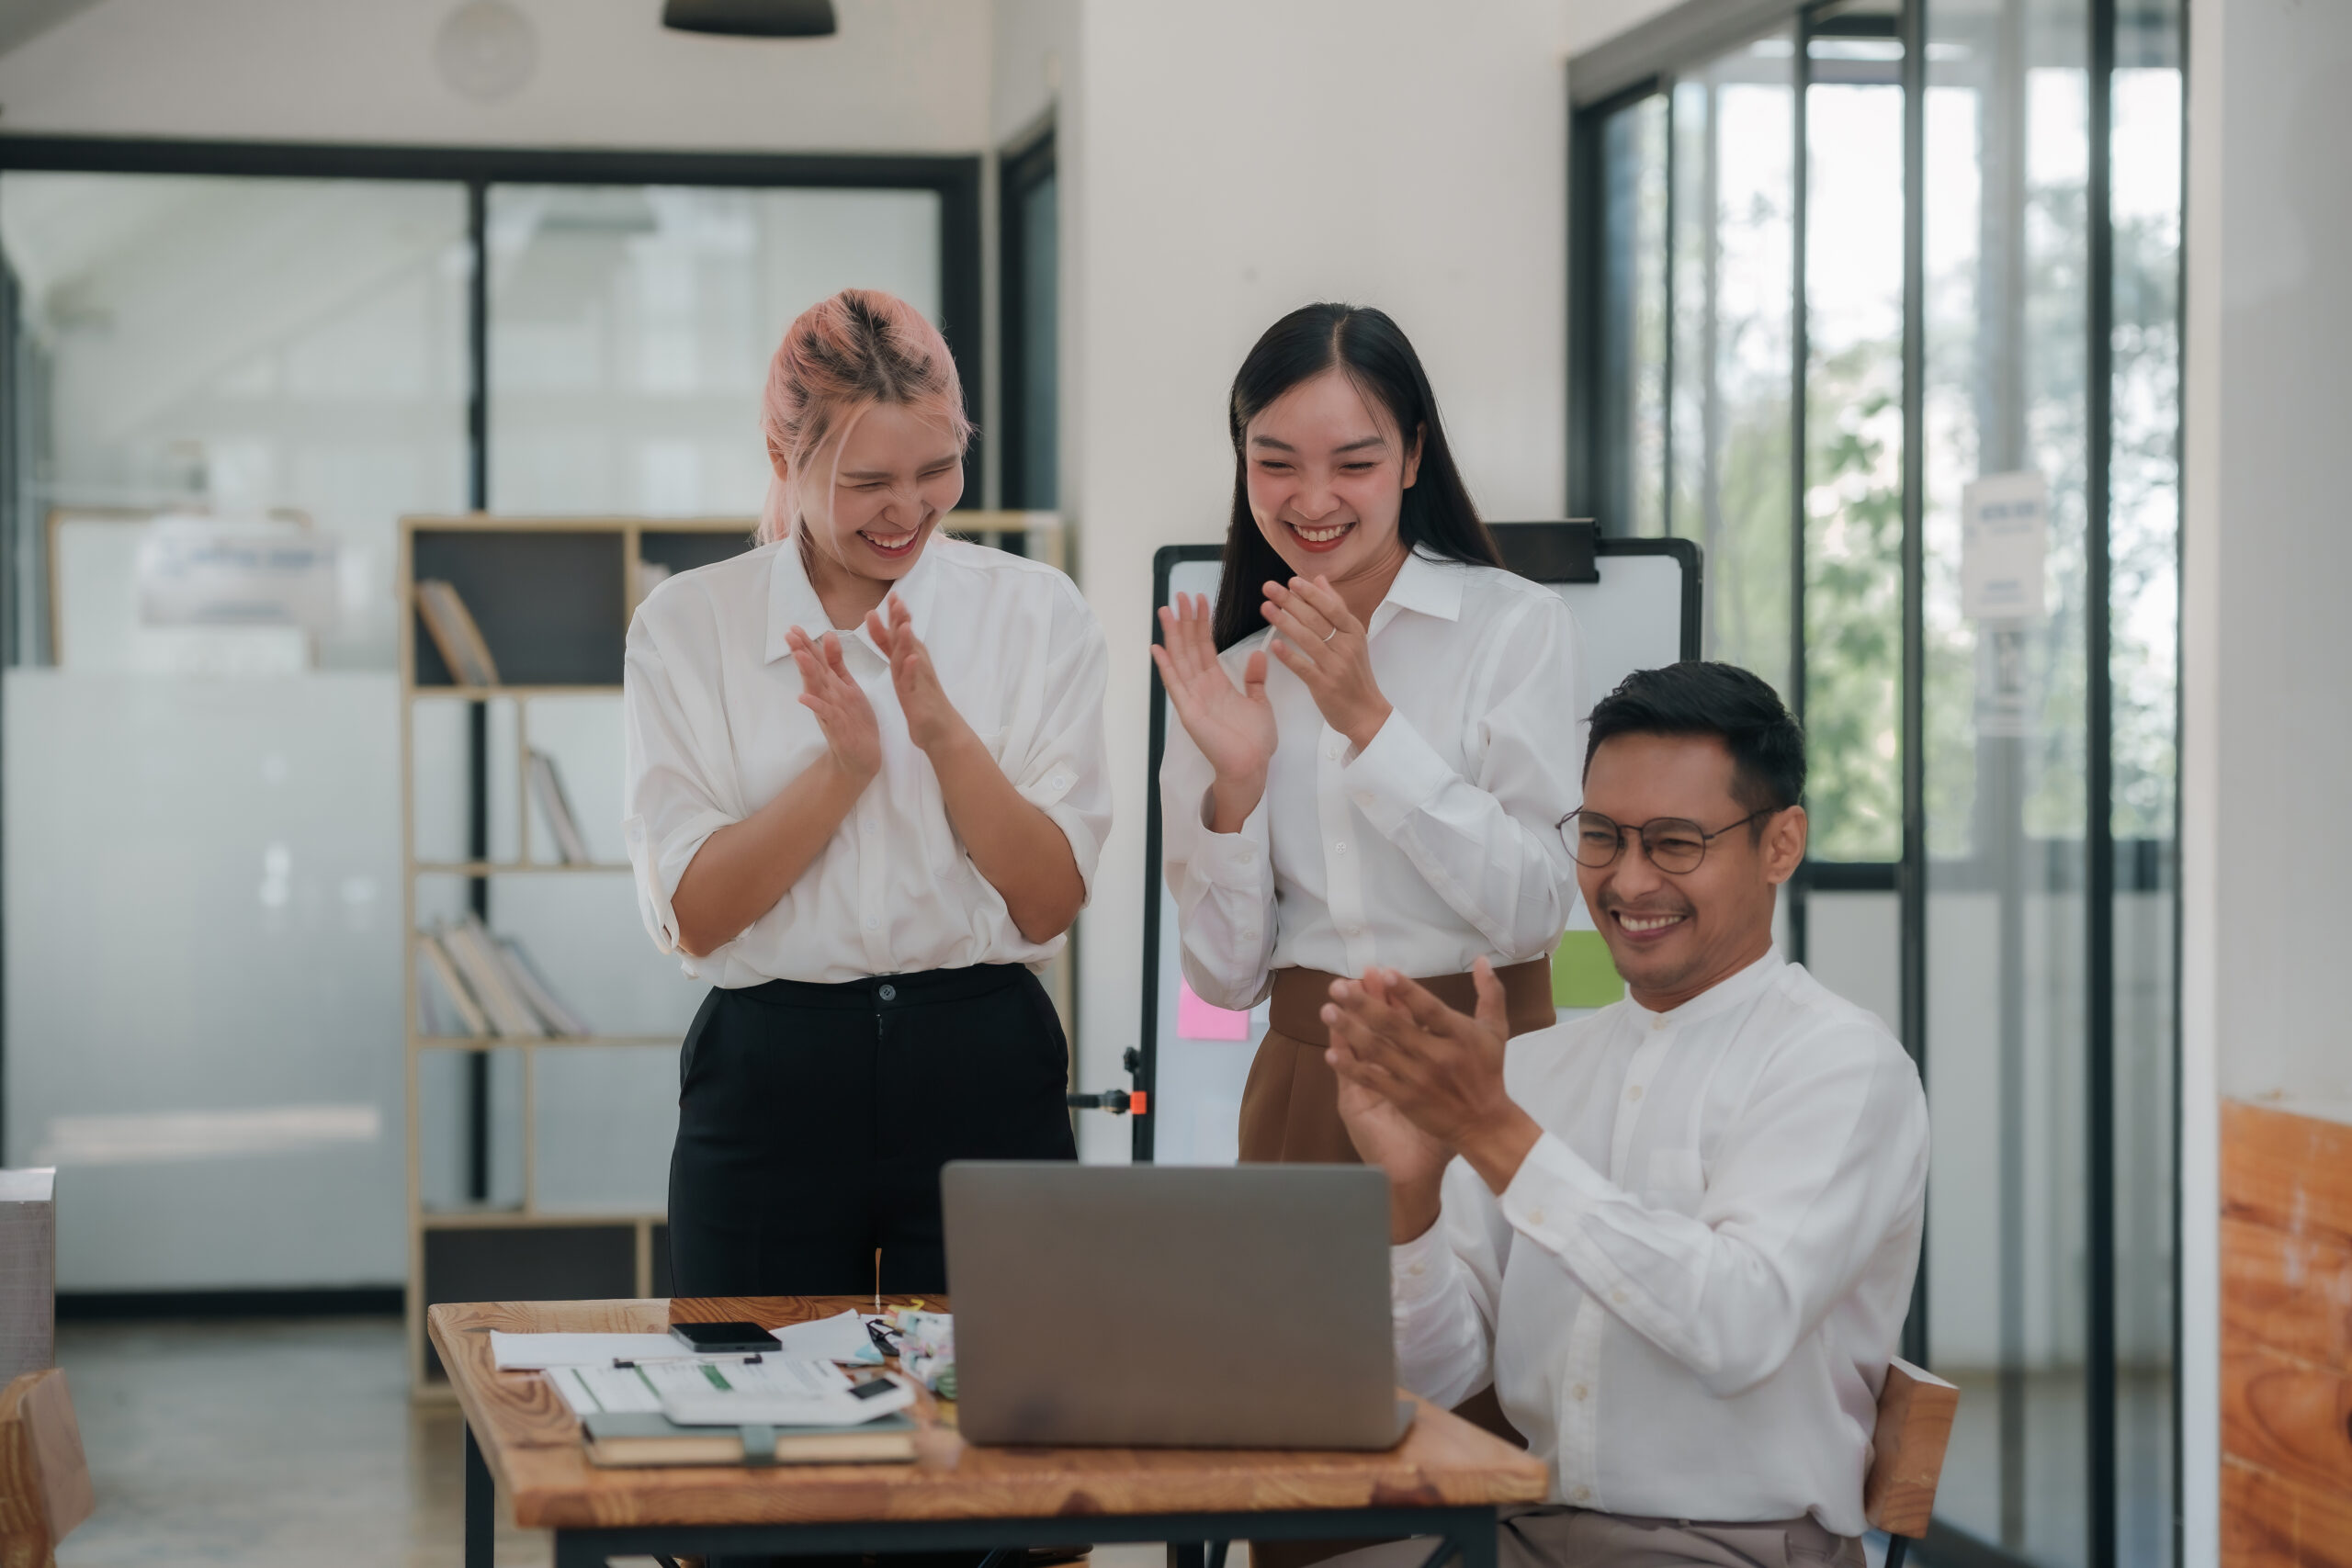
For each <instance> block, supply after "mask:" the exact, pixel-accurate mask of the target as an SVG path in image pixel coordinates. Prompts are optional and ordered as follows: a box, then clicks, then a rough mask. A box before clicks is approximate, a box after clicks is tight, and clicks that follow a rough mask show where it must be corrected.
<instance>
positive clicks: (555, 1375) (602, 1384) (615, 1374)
mask: <svg viewBox="0 0 2352 1568" xmlns="http://www.w3.org/2000/svg"><path fill="white" fill-rule="evenodd" d="M548 1382H552V1383H553V1384H555V1391H556V1392H557V1393H560V1394H561V1395H563V1402H564V1403H565V1404H569V1405H570V1406H571V1413H572V1414H573V1415H574V1416H582V1417H583V1418H584V1417H586V1416H594V1415H600V1414H618V1413H622V1412H635V1413H639V1414H646V1413H650V1412H653V1411H658V1410H660V1409H661V1408H662V1396H661V1395H660V1394H659V1393H655V1392H654V1389H653V1384H652V1383H651V1382H650V1381H648V1380H647V1378H646V1376H645V1374H644V1373H643V1372H641V1371H639V1370H638V1369H637V1368H635V1367H554V1368H550V1369H549V1370H548Z"/></svg>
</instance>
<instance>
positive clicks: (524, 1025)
mask: <svg viewBox="0 0 2352 1568" xmlns="http://www.w3.org/2000/svg"><path fill="white" fill-rule="evenodd" d="M416 951H417V954H418V960H419V962H418V964H417V976H416V1014H417V1021H418V1023H419V1024H420V1025H421V1026H422V1029H423V1031H424V1033H426V1034H428V1035H435V1036H441V1037H458V1036H470V1037H472V1038H474V1039H484V1038H488V1037H491V1036H496V1037H498V1038H500V1039H531V1040H545V1039H548V1038H550V1037H566V1038H578V1037H581V1036H583V1035H586V1034H588V1033H589V1032H590V1030H589V1028H588V1025H587V1024H586V1023H584V1022H582V1020H581V1018H580V1015H579V1014H578V1013H576V1012H574V1011H572V1010H571V1009H570V1008H569V1007H566V1006H565V1005H564V1003H563V1001H562V999H561V998H559V997H558V996H557V995H556V994H555V992H554V991H553V990H552V989H550V988H549V987H548V983H547V981H546V980H545V978H543V977H542V976H540V974H539V972H538V971H537V969H536V968H534V967H533V966H532V964H531V961H530V959H529V958H527V957H526V956H525V954H524V952H523V949H522V946H521V944H519V943H517V942H515V941H514V939H512V938H511V937H498V936H493V935H492V934H491V931H490V930H489V928H488V927H486V926H484V925H483V924H482V923H481V919H480V918H479V917H478V916H475V915H472V914H468V915H467V916H466V917H465V918H464V919H461V920H458V921H455V922H450V923H442V922H436V923H435V924H434V925H433V926H431V927H429V928H427V929H426V930H424V931H419V932H417V934H416Z"/></svg>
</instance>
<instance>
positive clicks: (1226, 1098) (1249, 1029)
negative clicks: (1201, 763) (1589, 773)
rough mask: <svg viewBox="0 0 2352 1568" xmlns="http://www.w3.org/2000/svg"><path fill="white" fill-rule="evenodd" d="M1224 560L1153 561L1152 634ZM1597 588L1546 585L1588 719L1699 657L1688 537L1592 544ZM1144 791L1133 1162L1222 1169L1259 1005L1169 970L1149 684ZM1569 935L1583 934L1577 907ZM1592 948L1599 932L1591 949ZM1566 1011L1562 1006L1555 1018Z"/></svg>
mask: <svg viewBox="0 0 2352 1568" xmlns="http://www.w3.org/2000/svg"><path fill="white" fill-rule="evenodd" d="M1585 528H1589V525H1579V524H1567V523H1502V524H1497V525H1495V535H1496V537H1497V539H1498V541H1500V543H1501V544H1502V547H1503V553H1504V559H1505V560H1506V561H1510V560H1513V559H1514V558H1522V557H1526V556H1530V555H1534V554H1539V553H1543V552H1539V551H1536V550H1533V549H1532V548H1530V547H1531V546H1533V545H1535V544H1538V543H1545V542H1556V539H1557V537H1558V534H1559V531H1561V530H1569V529H1585ZM1221 564H1222V556H1221V552H1220V551H1219V549H1218V547H1216V546H1214V545H1181V546H1170V547H1168V548H1166V549H1163V550H1161V551H1160V552H1159V556H1158V558H1156V561H1155V565H1156V567H1157V570H1156V572H1155V574H1154V575H1155V577H1156V579H1157V581H1156V583H1155V588H1156V592H1155V593H1154V595H1153V609H1154V616H1153V624H1154V631H1155V635H1156V633H1157V628H1158V608H1159V605H1162V604H1168V603H1170V601H1171V599H1172V598H1173V597H1174V595H1176V594H1178V593H1198V594H1202V595H1204V596H1205V597H1207V598H1209V599H1211V600H1214V599H1215V598H1216V588H1217V577H1218V574H1219V571H1220V569H1221ZM1593 565H1594V567H1595V569H1596V570H1598V572H1599V574H1600V581H1583V582H1550V583H1547V584H1546V586H1548V587H1550V588H1551V589H1552V590H1553V591H1554V592H1556V593H1558V594H1559V595H1560V597H1561V598H1562V599H1564V600H1566V602H1567V604H1568V607H1569V609H1570V610H1571V611H1572V612H1573V613H1574V614H1575V615H1576V618H1577V628H1578V630H1579V631H1580V632H1581V633H1582V634H1583V639H1584V667H1585V671H1586V674H1585V711H1584V712H1581V713H1578V714H1577V715H1576V716H1575V722H1576V723H1577V725H1578V726H1581V725H1582V724H1583V723H1584V721H1585V718H1586V716H1587V715H1588V714H1589V712H1590V711H1591V705H1592V704H1593V703H1594V702H1596V701H1598V700H1599V699H1600V698H1601V697H1603V696H1606V695H1607V694H1609V693H1610V692H1611V690H1613V689H1614V688H1615V687H1616V685H1617V683H1618V682H1621V681H1623V679H1624V678H1625V677H1626V676H1628V675H1630V674H1632V673H1633V672H1634V671H1636V670H1649V669H1655V668H1656V667H1657V666H1658V665H1661V664H1671V663H1674V662H1675V661H1676V660H1681V659H1696V658H1697V657H1698V656H1699V570H1700V568H1699V547H1698V546H1697V545H1695V544H1693V543H1691V541H1690V540H1688V539H1609V538H1602V539H1597V540H1594V541H1593ZM1152 703H1153V707H1154V712H1153V718H1152V727H1151V774H1150V780H1151V787H1150V789H1149V791H1148V801H1147V806H1146V810H1147V812H1148V818H1147V822H1146V828H1145V844H1146V846H1147V851H1146V852H1147V854H1148V857H1149V861H1148V865H1147V867H1146V870H1145V887H1146V892H1145V898H1146V900H1147V902H1146V905H1145V911H1144V995H1143V1021H1142V1029H1141V1035H1142V1040H1141V1043H1140V1045H1139V1047H1138V1051H1137V1065H1136V1072H1135V1083H1136V1088H1138V1089H1144V1090H1146V1091H1147V1093H1148V1098H1147V1100H1146V1101H1145V1104H1146V1107H1147V1113H1146V1114H1144V1115H1142V1116H1138V1117H1136V1118H1135V1157H1136V1159H1137V1160H1150V1161H1155V1162H1157V1163H1159V1164H1163V1165H1230V1164H1232V1163H1233V1161H1234V1158H1235V1156H1236V1153H1237V1139H1238V1126H1239V1121H1240V1112H1241V1088H1242V1085H1243V1083H1244V1082H1245V1081H1246V1080H1247V1079H1248V1077H1249V1075H1250V1058H1251V1057H1253V1056H1255V1055H1257V1050H1258V1040H1259V1037H1260V1036H1261V1035H1262V1034H1264V1033H1265V1032H1266V1021H1267V1006H1266V1004H1264V1003H1262V1002H1261V1003H1260V1004H1259V1006H1258V1007H1257V1008H1256V1009H1255V1010H1253V1011H1251V1012H1250V1014H1248V1015H1247V1017H1246V1018H1245V1017H1244V1016H1242V1015H1240V1014H1234V1013H1227V1012H1224V1011H1223V1010H1219V1009H1215V1008H1210V1007H1207V1006H1206V1005H1205V1004H1204V1003H1202V1002H1200V1001H1199V1000H1198V999H1197V998H1193V996H1192V995H1191V993H1190V991H1189V989H1188V988H1187V987H1185V986H1184V983H1183V975H1182V970H1181V967H1180V965H1179V962H1178V953H1179V952H1180V947H1179V943H1178V940H1177V931H1176V899H1175V897H1174V896H1173V895H1172V894H1170V892H1169V891H1168V885H1167V882H1166V880H1165V879H1164V878H1163V877H1162V875H1161V874H1160V864H1159V845H1160V840H1159V757H1160V750H1161V748H1162V747H1163V746H1164V745H1165V743H1166V739H1167V737H1168V735H1169V733H1170V729H1171V728H1172V727H1173V726H1174V725H1175V723H1176V715H1175V712H1174V710H1173V709H1171V708H1170V706H1169V704H1168V695H1167V694H1166V693H1165V692H1163V691H1161V690H1160V689H1159V682H1158V680H1157V678H1156V677H1155V679H1154V681H1153V683H1152ZM1568 930H1569V931H1570V932H1572V933H1573V932H1577V931H1585V932H1592V931H1593V924H1592V920H1591V918H1590V917H1589V916H1588V915H1587V914H1586V913H1585V911H1584V907H1583V905H1582V904H1581V903H1578V904H1577V908H1575V910H1574V911H1573V912H1572V913H1571V915H1570V916H1569V919H1568ZM1589 940H1591V941H1595V942H1597V941H1598V940H1599V938H1598V933H1594V935H1593V936H1592V937H1591V938H1590V939H1589ZM1574 1011H1575V1010H1573V1009H1568V1008H1563V1009H1562V1010H1561V1015H1562V1016H1563V1017H1570V1016H1574Z"/></svg>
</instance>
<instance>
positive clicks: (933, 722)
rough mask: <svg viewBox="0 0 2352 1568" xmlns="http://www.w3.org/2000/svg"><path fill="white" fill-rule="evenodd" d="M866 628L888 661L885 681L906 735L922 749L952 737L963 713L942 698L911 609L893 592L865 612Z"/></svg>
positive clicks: (944, 693)
mask: <svg viewBox="0 0 2352 1568" xmlns="http://www.w3.org/2000/svg"><path fill="white" fill-rule="evenodd" d="M865 634H866V636H868V637H872V638H873V639H874V646H875V647H876V648H878V649H881V650H882V655H883V657H884V658H886V659H888V660H889V661H890V685H891V688H892V689H893V690H894V691H896V692H897V693H898V694H899V711H900V712H901V713H903V714H905V715H906V716H907V739H910V740H912V741H913V742H914V743H915V744H916V745H917V746H918V747H920V748H922V750H924V751H926V752H927V751H930V750H933V748H934V747H936V746H938V745H939V744H940V743H941V742H942V741H944V740H946V739H951V738H952V737H954V736H955V735H956V733H957V732H958V731H959V730H960V729H961V728H963V725H964V716H963V715H961V714H959V713H957V712H956V705H955V704H954V703H951V702H949V701H948V700H947V691H946V688H945V687H944V686H942V685H941V684H940V683H939V671H938V670H937V669H935V668H934V667H933V664H932V662H931V650H930V649H927V648H925V647H924V646H923V645H922V638H921V637H916V636H915V626H914V615H913V614H912V613H911V612H910V611H909V610H908V608H907V606H906V605H905V604H904V603H902V602H901V601H900V600H899V596H898V595H897V594H895V593H893V594H891V595H890V597H889V598H888V599H887V600H885V601H884V602H883V604H882V605H881V607H880V608H878V609H876V610H873V611H871V612H869V613H868V614H867V615H866V617H865Z"/></svg>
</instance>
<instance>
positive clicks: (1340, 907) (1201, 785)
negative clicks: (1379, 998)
mask: <svg viewBox="0 0 2352 1568" xmlns="http://www.w3.org/2000/svg"><path fill="white" fill-rule="evenodd" d="M1366 631H1367V637H1368V639H1369V643H1370V647H1371V650H1372V671H1373V676H1374V680H1376V681H1377V682H1379V685H1380V692H1381V694H1382V695H1383V696H1384V697H1385V698H1387V700H1388V704H1389V706H1390V708H1391V709H1392V711H1391V712H1390V714H1389V716H1388V720H1387V722H1386V723H1385V724H1383V725H1382V726H1381V728H1380V733H1379V734H1377V735H1375V736H1374V737H1373V739H1372V744H1370V745H1369V746H1366V747H1364V748H1363V750H1361V751H1359V750H1356V749H1355V748H1354V747H1353V746H1352V745H1351V744H1350V743H1349V741H1348V739H1347V738H1346V737H1345V736H1343V735H1341V734H1340V732H1339V731H1338V730H1336V729H1333V728H1331V727H1330V726H1329V725H1328V724H1326V723H1324V722H1323V715H1322V713H1321V711H1320V710H1318V709H1317V707H1316V705H1315V698H1314V697H1313V695H1312V694H1310V693H1309V692H1308V691H1307V689H1306V683H1305V682H1302V681H1301V680H1299V678H1298V677H1297V676H1295V675H1294V674H1292V673H1291V672H1290V671H1289V670H1288V669H1286V668H1284V666H1283V663H1282V661H1281V660H1276V659H1273V658H1272V657H1271V656H1269V658H1268V660H1267V666H1268V668H1267V671H1266V697H1267V700H1268V701H1269V702H1270V703H1272V705H1273V710H1274V723H1275V726H1276V728H1277V730H1278V733H1279V736H1280V739H1279V740H1278V742H1277V744H1276V746H1275V750H1274V757H1273V762H1272V766H1271V767H1269V768H1268V770H1267V773H1266V793H1265V795H1264V796H1263V798H1261V800H1260V801H1259V802H1258V806H1257V808H1256V809H1255V810H1253V811H1251V812H1250V817H1249V819H1248V820H1247V821H1245V822H1244V823H1243V824H1242V825H1241V829H1240V831H1238V832H1235V833H1213V832H1211V831H1209V830H1208V828H1207V826H1206V817H1207V802H1208V791H1209V785H1210V784H1211V783H1212V782H1213V781H1214V779H1215V777H1216V772H1215V770H1214V769H1212V768H1211V767H1210V766H1209V762H1208V759H1207V758H1205V757H1204V756H1203V755H1202V754H1201V749H1200V748H1199V747H1198V746H1197V745H1195V744H1193V738H1192V737H1191V736H1190V735H1188V734H1186V733H1185V732H1184V728H1183V726H1182V723H1181V722H1175V721H1173V720H1172V719H1171V722H1170V725H1169V733H1168V742H1167V750H1166V753H1165V755H1164V756H1163V758H1162V760H1161V762H1160V768H1159V788H1160V831H1161V834H1162V841H1163V843H1164V844H1165V846H1166V870H1167V874H1168V885H1169V887H1170V891H1172V892H1173V893H1174V895H1175V897H1176V909H1177V916H1178V924H1179V926H1180V928H1181V931H1182V942H1183V949H1182V962H1183V970H1184V978H1185V979H1186V981H1188V982H1189V983H1190V984H1191V986H1192V987H1193V991H1194V992H1195V993H1196V994H1197V995H1198V996H1199V997H1200V998H1202V999H1203V1000H1204V1001H1206V1002H1209V1003H1211V1004H1213V1005H1215V1006H1217V1007H1222V1008H1232V1009H1236V1010H1246V1009H1248V1008H1250V1007H1252V1006H1254V1005H1255V1004H1256V1003H1257V1002H1258V1001H1260V1000H1261V998H1264V997H1265V995H1266V994H1267V992H1268V991H1269V989H1271V985H1272V982H1271V978H1270V976H1272V972H1273V971H1274V970H1276V969H1285V968H1293V967H1297V968H1306V969H1320V970H1323V971H1325V972H1326V973H1329V974H1335V975H1356V974H1361V973H1363V970H1364V969H1365V968H1367V967H1368V966H1370V965H1372V964H1385V965H1387V966H1389V967H1392V968H1396V969H1400V970H1402V971H1404V972H1405V973H1406V974H1408V975H1458V974H1462V973H1464V971H1466V970H1468V968H1469V967H1470V964H1471V963H1472V961H1473V960H1475V959H1476V958H1478V957H1480V956H1482V955H1483V956H1485V957H1486V958H1487V959H1489V960H1491V961H1493V962H1494V963H1496V964H1516V963H1520V962H1521V961H1523V960H1526V959H1530V958H1540V957H1543V956H1544V955H1546V954H1548V953H1550V952H1551V951H1552V949H1553V948H1554V947H1555V946H1557V945H1558V943H1559V940H1560V932H1561V931H1562V929H1563V928H1564V927H1566V924H1567V919H1568V910H1569V908H1570V907H1571V904H1572V902H1573V900H1574V899H1575V897H1576V866H1575V863H1574V862H1573V861H1572V860H1571V859H1570V857H1569V854H1568V851H1567V845H1566V841H1565V840H1562V838H1561V837H1560V833H1559V830H1558V827H1557V824H1558V822H1559V820H1560V818H1563V817H1565V816H1566V815H1567V814H1568V813H1569V812H1570V811H1573V810H1574V809H1576V806H1577V799H1578V797H1579V795H1580V789H1579V784H1578V781H1579V779H1580V778H1581V777H1582V774H1583V768H1584V750H1583V728H1584V727H1583V724H1582V722H1581V721H1582V719H1583V717H1584V713H1585V703H1584V694H1583V686H1582V681H1583V650H1582V646H1581V643H1580V641H1579V638H1578V637H1577V625H1576V620H1575V617H1574V616H1572V615H1569V613H1568V607H1567V605H1566V604H1565V603H1564V602H1562V600H1561V598H1560V596H1559V595H1558V594H1557V593H1555V592H1552V591H1551V590H1550V589H1548V588H1545V587H1544V586H1542V585H1541V584H1539V583H1534V582H1530V581H1528V580H1527V579H1525V578H1523V577H1520V576H1517V575H1515V574H1513V573H1511V572H1508V571H1504V570H1501V569H1500V568H1498V567H1490V566H1472V565H1465V564H1463V563H1461V562H1455V561H1443V560H1437V559H1433V558H1430V557H1427V556H1423V555H1421V554H1420V553H1419V552H1418V551H1416V552H1414V553H1412V554H1411V555H1408V557H1407V558H1406V560H1405V564H1404V566H1403V567H1402V568H1400V569H1399V570H1397V579H1396V581H1394V582H1392V583H1390V584H1389V588H1388V595H1387V597H1386V598H1385V599H1383V600H1382V601H1381V603H1380V607H1379V608H1378V609H1376V610H1374V612H1373V615H1372V621H1371V625H1370V626H1368V627H1367V628H1366ZM1271 635H1272V628H1271V627H1269V628H1268V629H1267V630H1265V631H1261V632H1257V633H1254V634H1253V635H1251V636H1250V637H1244V638H1243V639H1242V640H1241V641H1239V642H1238V643H1236V644H1235V645H1234V646H1233V647H1231V648H1229V649H1227V650H1226V651H1225V652H1224V653H1223V654H1221V655H1220V656H1219V659H1218V661H1219V662H1220V663H1222V664H1223V665H1224V666H1225V668H1226V669H1227V671H1229V672H1230V673H1231V674H1232V676H1233V679H1234V681H1235V682H1236V683H1237V684H1238V683H1239V682H1240V679H1241V672H1242V668H1243V666H1244V665H1245V664H1246V663H1247V662H1248V660H1249V658H1250V654H1251V653H1252V652H1254V651H1256V650H1257V649H1261V648H1264V647H1265V646H1266V641H1267V638H1268V637H1270V636H1271ZM1309 651H1312V650H1311V649H1310V650H1309Z"/></svg>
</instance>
